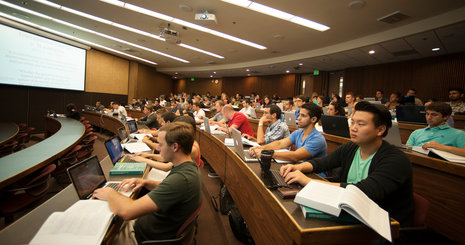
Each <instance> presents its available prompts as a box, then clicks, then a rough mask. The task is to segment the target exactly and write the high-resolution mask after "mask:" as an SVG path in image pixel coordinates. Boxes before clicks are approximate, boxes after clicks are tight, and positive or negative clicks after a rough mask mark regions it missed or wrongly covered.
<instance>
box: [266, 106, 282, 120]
mask: <svg viewBox="0 0 465 245" xmlns="http://www.w3.org/2000/svg"><path fill="white" fill-rule="evenodd" d="M267 107H268V108H270V115H273V114H276V118H277V119H280V118H281V108H279V106H277V105H269V106H267Z"/></svg>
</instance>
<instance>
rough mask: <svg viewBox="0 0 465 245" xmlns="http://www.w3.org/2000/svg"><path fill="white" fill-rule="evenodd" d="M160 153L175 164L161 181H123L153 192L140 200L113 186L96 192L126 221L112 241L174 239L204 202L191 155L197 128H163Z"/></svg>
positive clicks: (197, 172)
mask: <svg viewBox="0 0 465 245" xmlns="http://www.w3.org/2000/svg"><path fill="white" fill-rule="evenodd" d="M158 139H159V142H160V145H159V148H158V150H159V151H160V154H161V155H162V157H163V158H164V159H166V160H167V161H170V162H172V163H173V168H172V169H171V172H170V173H169V174H168V176H167V177H166V178H165V179H164V180H163V181H162V182H157V181H152V180H146V179H137V178H133V179H126V180H123V181H122V182H121V184H120V188H122V187H123V186H127V187H126V188H129V187H130V186H133V187H134V191H136V190H138V189H141V188H142V187H144V188H146V189H148V190H150V192H149V193H148V194H146V195H144V196H142V197H141V198H139V199H137V200H132V199H130V198H127V197H125V196H123V195H121V194H119V193H118V192H116V191H115V190H113V189H111V188H101V189H97V190H95V191H94V195H93V198H98V199H101V200H106V201H108V205H109V207H110V210H111V211H112V212H113V213H115V215H118V216H120V217H121V218H123V219H124V220H126V221H125V222H124V223H123V225H122V227H121V230H120V231H119V233H118V234H117V235H116V237H115V239H114V241H113V244H134V245H135V244H138V243H141V242H142V241H145V240H155V239H157V240H160V239H171V238H174V237H175V236H176V231H177V230H178V228H179V227H180V226H181V225H182V224H183V223H184V222H185V220H186V219H187V218H188V217H189V216H190V215H191V214H192V213H193V212H194V211H195V210H196V209H197V208H198V207H199V205H200V203H201V198H202V196H201V181H202V180H201V177H200V171H199V168H198V167H197V164H195V163H194V162H192V159H191V157H190V153H191V148H192V145H193V143H194V130H193V128H192V126H191V125H190V124H187V123H182V122H176V123H172V124H169V125H166V126H163V127H162V128H161V129H160V133H159V137H158Z"/></svg>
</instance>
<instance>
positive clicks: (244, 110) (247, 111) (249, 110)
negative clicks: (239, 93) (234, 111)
mask: <svg viewBox="0 0 465 245" xmlns="http://www.w3.org/2000/svg"><path fill="white" fill-rule="evenodd" d="M239 112H241V113H243V114H245V115H246V116H247V117H257V116H256V114H255V109H254V108H252V106H249V108H245V107H244V108H242V109H241V110H240V111H239Z"/></svg>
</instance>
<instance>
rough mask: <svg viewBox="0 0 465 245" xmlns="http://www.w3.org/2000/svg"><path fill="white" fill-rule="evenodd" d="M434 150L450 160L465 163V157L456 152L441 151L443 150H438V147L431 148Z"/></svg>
mask: <svg viewBox="0 0 465 245" xmlns="http://www.w3.org/2000/svg"><path fill="white" fill-rule="evenodd" d="M430 150H431V151H432V152H434V153H436V154H437V155H439V156H440V157H442V158H444V159H446V160H447V161H449V162H455V163H465V157H462V156H459V155H456V154H454V153H450V152H447V151H441V150H436V149H430Z"/></svg>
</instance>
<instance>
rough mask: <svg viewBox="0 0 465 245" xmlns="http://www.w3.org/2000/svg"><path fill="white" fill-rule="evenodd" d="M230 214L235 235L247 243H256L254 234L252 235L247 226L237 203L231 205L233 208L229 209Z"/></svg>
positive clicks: (230, 222)
mask: <svg viewBox="0 0 465 245" xmlns="http://www.w3.org/2000/svg"><path fill="white" fill-rule="evenodd" d="M228 216H229V225H230V226H231V230H232V232H233V234H234V236H235V237H236V238H237V239H238V240H239V241H241V242H243V243H245V244H249V245H253V244H255V242H254V241H253V238H252V236H251V235H250V232H249V229H248V228H247V224H246V223H245V221H244V218H242V215H241V213H239V210H238V209H237V207H236V205H235V204H233V205H232V206H231V210H230V211H229V213H228Z"/></svg>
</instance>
